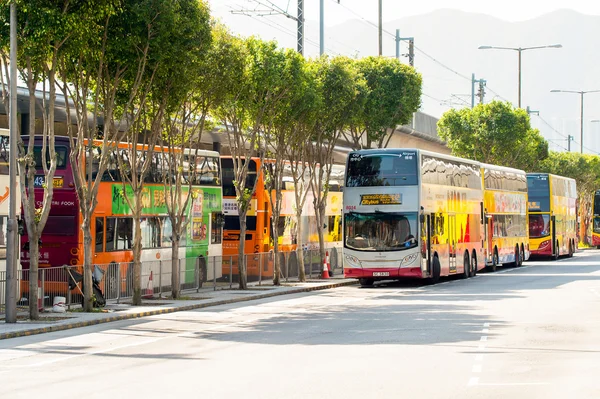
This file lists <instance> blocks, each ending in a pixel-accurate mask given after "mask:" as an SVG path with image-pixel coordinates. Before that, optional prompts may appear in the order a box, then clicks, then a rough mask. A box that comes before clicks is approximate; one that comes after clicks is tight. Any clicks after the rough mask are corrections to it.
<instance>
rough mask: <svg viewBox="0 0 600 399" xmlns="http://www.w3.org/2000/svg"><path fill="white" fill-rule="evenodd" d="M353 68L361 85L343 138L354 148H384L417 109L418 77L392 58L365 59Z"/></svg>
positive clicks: (413, 70) (417, 74) (418, 98)
mask: <svg viewBox="0 0 600 399" xmlns="http://www.w3.org/2000/svg"><path fill="white" fill-rule="evenodd" d="M354 66H355V68H356V70H357V72H358V74H359V76H360V77H361V79H362V82H364V84H361V85H359V88H360V91H359V93H360V95H359V97H358V99H357V101H358V104H359V106H360V108H359V110H358V112H356V113H354V115H353V117H352V119H351V122H350V134H349V135H348V134H346V138H347V139H348V141H350V142H351V143H352V144H353V147H354V148H361V147H362V148H372V147H373V145H375V146H376V147H379V148H381V147H386V146H387V145H388V143H389V140H390V138H391V136H392V134H393V131H394V129H395V128H396V127H397V126H398V125H404V124H406V123H408V122H409V121H410V119H411V117H412V114H413V113H414V112H415V111H417V110H418V109H419V107H420V106H421V84H422V78H421V75H420V74H419V73H417V72H416V70H415V69H414V68H413V67H410V66H408V65H405V64H401V63H400V62H399V61H398V60H396V59H393V58H383V57H366V58H362V59H360V60H358V61H355V62H354ZM348 136H349V137H348Z"/></svg>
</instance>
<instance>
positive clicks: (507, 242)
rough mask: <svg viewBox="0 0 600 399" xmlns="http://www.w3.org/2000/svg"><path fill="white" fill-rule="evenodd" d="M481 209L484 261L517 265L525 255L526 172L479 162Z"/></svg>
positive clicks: (491, 266)
mask: <svg viewBox="0 0 600 399" xmlns="http://www.w3.org/2000/svg"><path fill="white" fill-rule="evenodd" d="M481 173H482V176H483V196H484V213H485V218H484V221H485V229H484V234H485V244H486V245H485V248H484V254H485V263H486V266H487V268H488V269H489V270H491V271H496V267H498V266H500V265H506V264H512V265H514V266H521V265H522V264H523V261H524V260H527V259H529V234H528V233H529V232H528V228H527V174H526V173H525V171H523V170H519V169H512V168H505V167H501V166H495V165H488V164H482V165H481Z"/></svg>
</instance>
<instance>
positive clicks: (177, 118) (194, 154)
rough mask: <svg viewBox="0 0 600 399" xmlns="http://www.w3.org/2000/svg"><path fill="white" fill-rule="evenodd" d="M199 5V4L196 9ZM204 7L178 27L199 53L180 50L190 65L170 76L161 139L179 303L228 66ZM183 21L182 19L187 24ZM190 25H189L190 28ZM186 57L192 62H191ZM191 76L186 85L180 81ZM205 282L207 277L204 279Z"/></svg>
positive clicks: (174, 289) (174, 284) (174, 291)
mask: <svg viewBox="0 0 600 399" xmlns="http://www.w3.org/2000/svg"><path fill="white" fill-rule="evenodd" d="M196 4H198V3H196ZM200 4H201V7H193V5H194V4H193V3H191V4H189V6H192V7H191V9H189V10H187V11H186V12H185V14H195V16H194V17H192V18H190V17H188V18H186V20H180V21H179V25H180V26H182V28H183V27H184V26H185V29H183V30H184V31H187V32H189V33H188V34H187V36H189V37H188V38H186V37H183V36H182V37H181V39H185V40H189V42H190V43H192V44H195V46H194V47H191V48H189V49H186V46H178V47H179V49H180V50H184V51H185V54H182V57H179V59H182V58H187V59H188V62H187V63H181V64H179V65H178V66H176V67H178V68H179V71H178V72H177V73H174V74H172V75H171V79H174V81H173V82H172V85H171V87H170V89H169V91H173V90H175V91H176V92H175V93H174V94H175V95H171V96H170V101H171V103H170V104H169V106H168V110H167V113H166V115H165V121H164V132H163V134H162V137H161V146H162V151H161V162H162V167H161V168H160V169H161V171H162V181H163V182H164V189H165V197H166V201H165V205H166V208H167V214H168V216H169V219H170V221H171V226H172V232H173V236H172V240H171V295H172V297H173V298H178V297H179V291H180V281H179V280H180V270H179V264H180V259H179V243H180V240H181V238H182V236H183V235H184V234H185V230H186V228H187V226H188V224H189V218H188V217H187V216H188V212H189V208H190V206H189V205H190V201H191V200H192V198H193V197H194V195H195V194H194V193H193V192H192V184H193V183H194V181H195V180H197V178H198V167H202V165H201V164H200V163H201V162H202V161H203V159H202V158H198V148H199V144H200V137H201V135H202V132H203V130H204V126H205V123H206V117H207V115H208V112H209V110H210V109H211V108H212V107H213V106H214V105H215V104H216V103H217V101H218V100H219V98H220V97H221V95H222V90H221V84H220V72H219V69H218V68H215V65H216V64H219V63H223V60H221V59H220V58H221V57H222V56H223V54H222V53H221V52H220V51H219V50H220V48H219V47H218V41H217V42H216V43H215V44H214V45H211V42H212V38H211V31H210V24H209V14H208V8H207V7H206V5H205V4H204V3H200ZM182 19H183V18H182ZM185 24H189V25H187V26H186V25H185ZM219 29H222V28H220V27H217V32H215V35H216V34H218V30H219ZM186 56H187V57H186ZM181 76H186V77H187V78H186V79H181ZM200 278H201V279H202V276H201V277H200Z"/></svg>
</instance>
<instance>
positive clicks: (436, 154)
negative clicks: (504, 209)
mask: <svg viewBox="0 0 600 399" xmlns="http://www.w3.org/2000/svg"><path fill="white" fill-rule="evenodd" d="M403 151H416V152H417V153H421V154H423V155H429V156H433V157H436V158H442V159H447V160H449V161H455V162H462V163H467V164H471V165H478V166H479V165H481V163H480V162H478V161H473V160H470V159H466V158H459V157H455V156H453V155H447V154H442V153H439V152H433V151H427V150H421V149H419V148H371V149H365V150H354V151H351V152H350V153H349V154H348V156H350V154H355V153H361V154H381V153H387V154H399V153H401V152H403Z"/></svg>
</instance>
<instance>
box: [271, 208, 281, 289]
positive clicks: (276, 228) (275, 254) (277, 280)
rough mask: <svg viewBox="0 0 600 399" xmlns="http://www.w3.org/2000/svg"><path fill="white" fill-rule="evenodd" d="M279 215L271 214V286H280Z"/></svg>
mask: <svg viewBox="0 0 600 399" xmlns="http://www.w3.org/2000/svg"><path fill="white" fill-rule="evenodd" d="M278 221H279V214H276V213H275V212H273V218H272V220H271V223H272V224H273V285H281V281H280V278H279V276H280V275H281V265H280V264H279V223H278Z"/></svg>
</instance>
